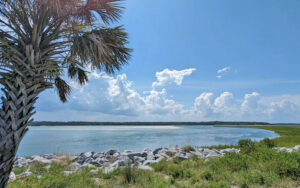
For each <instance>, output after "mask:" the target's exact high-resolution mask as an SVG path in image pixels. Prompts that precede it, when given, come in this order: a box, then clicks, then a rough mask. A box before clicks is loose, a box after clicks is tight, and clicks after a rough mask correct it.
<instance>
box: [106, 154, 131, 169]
mask: <svg viewBox="0 0 300 188" xmlns="http://www.w3.org/2000/svg"><path fill="white" fill-rule="evenodd" d="M130 163H132V161H131V159H130V158H129V157H128V156H126V155H125V156H121V157H119V158H118V159H117V160H116V161H115V162H114V163H113V164H112V165H111V166H112V167H114V168H117V167H119V166H127V165H128V164H130Z"/></svg>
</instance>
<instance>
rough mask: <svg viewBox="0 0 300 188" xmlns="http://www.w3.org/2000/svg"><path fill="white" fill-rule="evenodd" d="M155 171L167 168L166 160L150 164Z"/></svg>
mask: <svg viewBox="0 0 300 188" xmlns="http://www.w3.org/2000/svg"><path fill="white" fill-rule="evenodd" d="M151 166H152V168H153V169H154V170H155V172H162V171H165V170H166V169H167V168H168V163H167V161H166V160H162V161H160V162H159V163H156V164H153V165H151Z"/></svg>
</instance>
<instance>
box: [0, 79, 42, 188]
mask: <svg viewBox="0 0 300 188" xmlns="http://www.w3.org/2000/svg"><path fill="white" fill-rule="evenodd" d="M39 81H40V80H37V79H28V78H26V79H24V78H22V77H20V76H15V77H14V76H10V77H9V78H7V77H6V78H5V80H0V82H1V84H3V86H4V88H3V89H2V91H3V93H4V96H3V97H2V98H1V100H2V109H0V188H4V187H5V186H6V185H7V182H8V179H9V174H10V172H11V170H12V168H13V164H14V158H15V156H16V152H17V149H18V146H19V144H20V142H21V140H22V138H23V136H24V135H25V133H26V132H27V130H28V128H27V125H28V123H29V122H30V121H31V118H32V115H33V114H34V113H35V112H34V107H33V105H34V104H35V102H36V100H37V98H38V97H37V96H38V94H39V93H40V92H42V91H43V90H45V86H43V84H42V82H39Z"/></svg>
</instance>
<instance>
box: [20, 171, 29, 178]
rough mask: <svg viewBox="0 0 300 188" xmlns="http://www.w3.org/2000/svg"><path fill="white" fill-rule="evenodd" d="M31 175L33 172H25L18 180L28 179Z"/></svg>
mask: <svg viewBox="0 0 300 188" xmlns="http://www.w3.org/2000/svg"><path fill="white" fill-rule="evenodd" d="M31 175H32V172H30V171H25V172H23V173H21V174H19V175H18V176H17V177H18V178H27V177H28V176H31Z"/></svg>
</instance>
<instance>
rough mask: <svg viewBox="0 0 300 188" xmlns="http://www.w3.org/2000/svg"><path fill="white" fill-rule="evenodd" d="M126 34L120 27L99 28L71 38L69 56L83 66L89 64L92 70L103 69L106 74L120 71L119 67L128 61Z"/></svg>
mask: <svg viewBox="0 0 300 188" xmlns="http://www.w3.org/2000/svg"><path fill="white" fill-rule="evenodd" d="M127 38H128V36H127V33H126V32H124V28H123V27H122V26H119V27H115V28H104V27H102V28H100V29H97V30H92V31H91V32H88V33H84V34H83V35H79V34H76V35H74V36H73V37H72V39H71V40H72V41H73V43H72V47H71V54H72V56H74V57H78V59H80V61H81V62H83V63H84V64H91V65H92V68H94V69H100V70H102V69H104V70H105V71H106V72H107V73H114V71H115V70H120V68H121V65H124V64H126V63H127V61H128V60H129V59H130V57H131V56H130V52H131V51H132V50H131V49H129V48H126V47H125V46H126V44H127V43H128V40H127Z"/></svg>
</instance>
